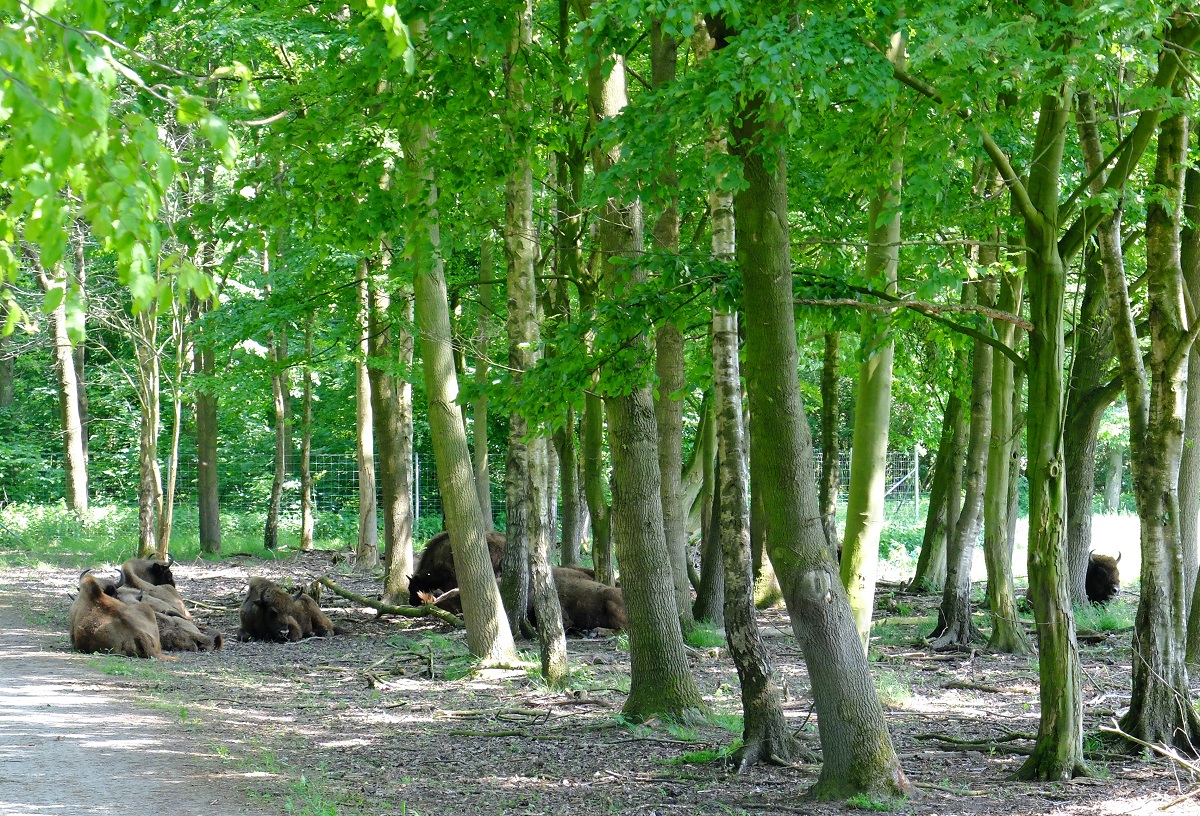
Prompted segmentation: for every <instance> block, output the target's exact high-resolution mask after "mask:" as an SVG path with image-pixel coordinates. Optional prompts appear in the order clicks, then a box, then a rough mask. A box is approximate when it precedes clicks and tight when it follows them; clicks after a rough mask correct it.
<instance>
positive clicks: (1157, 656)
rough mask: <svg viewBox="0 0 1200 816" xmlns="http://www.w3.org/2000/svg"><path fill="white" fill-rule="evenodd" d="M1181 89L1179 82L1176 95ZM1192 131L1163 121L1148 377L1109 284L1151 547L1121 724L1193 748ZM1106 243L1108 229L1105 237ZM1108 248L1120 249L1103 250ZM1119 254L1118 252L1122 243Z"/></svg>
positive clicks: (1151, 260)
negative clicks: (1189, 492) (1188, 607)
mask: <svg viewBox="0 0 1200 816" xmlns="http://www.w3.org/2000/svg"><path fill="white" fill-rule="evenodd" d="M1172 53H1174V52H1172ZM1181 85H1182V83H1180V82H1177V83H1176V93H1179V92H1180V91H1181V88H1180V86H1181ZM1187 132H1188V125H1187V120H1186V119H1185V118H1184V117H1183V116H1182V115H1175V116H1171V117H1169V118H1167V119H1165V120H1163V121H1162V123H1161V125H1160V127H1159V135H1158V156H1157V160H1156V163H1155V168H1154V186H1155V188H1156V190H1158V195H1156V196H1155V197H1154V199H1153V200H1152V201H1150V202H1149V203H1148V205H1147V210H1146V273H1147V275H1148V277H1149V288H1148V297H1149V301H1150V302H1149V304H1148V309H1147V312H1148V314H1149V324H1150V327H1149V331H1150V354H1149V357H1150V372H1149V377H1147V373H1146V371H1145V368H1144V365H1143V363H1142V358H1141V351H1140V348H1139V346H1138V343H1137V336H1136V333H1135V332H1136V329H1135V328H1134V324H1133V313H1132V310H1131V308H1130V304H1129V295H1128V290H1127V287H1126V285H1125V277H1124V275H1121V276H1120V278H1117V276H1116V275H1115V274H1114V275H1112V276H1111V277H1109V278H1108V283H1109V298H1110V301H1111V302H1112V305H1113V310H1114V313H1113V323H1114V329H1115V334H1116V342H1117V349H1118V355H1119V357H1120V360H1121V372H1122V376H1123V378H1124V380H1125V394H1126V399H1127V401H1128V404H1129V442H1130V450H1131V454H1132V458H1131V461H1132V466H1133V483H1134V493H1135V496H1136V498H1137V505H1138V516H1139V519H1140V521H1141V546H1142V569H1141V601H1140V603H1139V604H1138V613H1137V621H1136V623H1135V630H1134V638H1133V650H1134V657H1133V694H1132V697H1131V699H1130V704H1129V711H1128V712H1127V713H1126V714H1125V716H1124V717H1122V718H1121V727H1122V729H1124V730H1125V731H1127V732H1128V733H1130V734H1131V735H1133V736H1134V737H1136V738H1138V739H1141V740H1145V741H1146V742H1150V743H1165V744H1168V745H1174V746H1175V747H1176V748H1179V749H1181V750H1184V751H1194V750H1195V746H1196V745H1197V744H1200V716H1198V715H1197V713H1196V708H1195V704H1194V703H1193V702H1192V697H1191V691H1190V689H1189V685H1188V673H1187V666H1186V662H1185V650H1186V628H1185V627H1186V619H1185V617H1184V606H1183V601H1184V589H1183V554H1182V551H1181V546H1180V528H1179V494H1178V492H1177V491H1178V485H1179V462H1180V458H1181V456H1182V454H1183V429H1184V418H1183V411H1182V409H1183V387H1184V376H1185V374H1184V371H1183V365H1184V363H1185V361H1186V360H1187V355H1188V353H1189V352H1190V349H1191V345H1192V341H1193V339H1194V336H1193V335H1192V334H1191V333H1188V332H1186V331H1185V329H1184V315H1183V302H1184V284H1183V270H1182V267H1181V265H1180V254H1179V253H1180V202H1181V199H1182V189H1183V169H1182V168H1183V166H1184V160H1185V155H1186V154H1185V148H1186V145H1187ZM1105 237H1106V233H1104V232H1102V233H1101V239H1102V240H1104V239H1105ZM1102 251H1105V252H1108V251H1114V250H1113V249H1112V248H1111V247H1109V246H1104V247H1103V248H1102ZM1115 251H1119V245H1118V248H1117V249H1116V250H1115ZM1114 257H1116V256H1114ZM1106 271H1107V270H1106Z"/></svg>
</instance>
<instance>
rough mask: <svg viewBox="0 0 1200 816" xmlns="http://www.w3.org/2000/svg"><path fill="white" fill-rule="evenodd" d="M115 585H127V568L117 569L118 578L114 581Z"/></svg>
mask: <svg viewBox="0 0 1200 816" xmlns="http://www.w3.org/2000/svg"><path fill="white" fill-rule="evenodd" d="M114 586H116V587H117V589H120V588H121V587H123V586H125V570H117V579H116V581H115V582H114Z"/></svg>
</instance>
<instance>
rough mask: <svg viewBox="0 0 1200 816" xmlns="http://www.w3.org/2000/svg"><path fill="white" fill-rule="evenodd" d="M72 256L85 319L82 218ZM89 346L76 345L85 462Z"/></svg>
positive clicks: (73, 231) (87, 458) (73, 240)
mask: <svg viewBox="0 0 1200 816" xmlns="http://www.w3.org/2000/svg"><path fill="white" fill-rule="evenodd" d="M70 242H71V254H72V255H73V256H74V259H75V264H74V269H73V270H72V276H71V277H72V278H73V282H74V284H75V286H76V287H77V288H78V292H79V302H80V303H82V304H84V308H85V311H84V318H85V319H86V317H87V312H86V306H87V264H86V262H85V257H84V250H85V244H86V242H87V222H86V221H84V220H83V219H82V218H77V219H75V222H74V224H73V225H72V228H71V230H70ZM86 372H87V344H86V343H84V342H83V341H82V340H81V341H80V342H78V343H76V344H75V398H76V400H77V401H78V402H79V440H80V443H81V444H82V445H83V461H85V462H87V461H90V459H91V456H90V455H89V453H88V444H89V442H90V440H91V430H90V428H89V425H90V418H89V413H88V393H87V373H86Z"/></svg>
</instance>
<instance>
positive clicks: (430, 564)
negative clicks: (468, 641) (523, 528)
mask: <svg viewBox="0 0 1200 816" xmlns="http://www.w3.org/2000/svg"><path fill="white" fill-rule="evenodd" d="M507 542H508V539H507V538H505V536H504V533H498V532H496V531H495V530H492V531H490V532H488V534H487V545H488V554H489V555H490V556H491V557H492V571H493V572H497V571H499V569H500V559H501V558H503V557H504V545H505V544H506V543H507ZM457 586H458V576H457V575H455V574H454V554H453V552H452V551H451V549H450V533H448V532H446V531H445V530H443V531H442V532H440V533H438V534H437V535H435V536H434V537H433V538H431V539H429V543H428V544H426V545H425V551H424V552H423V553H421V560H420V561H419V562H417V571H416V572H415V573H414V574H412V575H410V576H409V577H408V602H409V603H410V604H411V605H412V606H420V605H421V604H422V603H426V602H427V600H429V599H433V598H436V597H438V596H439V595H443V594H445V593H447V592H449V591H450V590H452V589H454V588H455V587H457ZM454 603H455V604H457V596H455V598H454ZM444 608H450V607H449V606H445V607H444ZM450 611H452V612H454V613H455V614H457V613H459V612H461V611H462V606H461V604H459V605H458V606H457V608H454V609H450Z"/></svg>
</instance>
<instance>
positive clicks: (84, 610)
mask: <svg viewBox="0 0 1200 816" xmlns="http://www.w3.org/2000/svg"><path fill="white" fill-rule="evenodd" d="M120 583H121V581H118V582H117V583H116V586H119V584H120ZM116 586H114V585H113V584H112V583H111V582H109V583H108V586H106V584H105V582H102V581H101V580H99V579H97V578H96V576H94V575H90V574H88V573H84V574H83V577H82V578H80V580H79V594H78V595H77V596H76V597H75V600H74V601H73V602H72V603H71V610H70V613H69V614H70V620H71V646H73V647H74V648H75V650H76V651H79V652H110V653H112V654H120V655H127V656H129V657H163V653H162V643H161V641H160V640H159V633H158V621H157V620H156V619H155V616H154V610H153V609H151V608H150V607H149V606H147V605H145V604H139V603H125V602H124V601H122V600H121V599H120V598H118V597H116ZM109 587H111V588H112V590H111V592H106V589H108V588H109Z"/></svg>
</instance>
